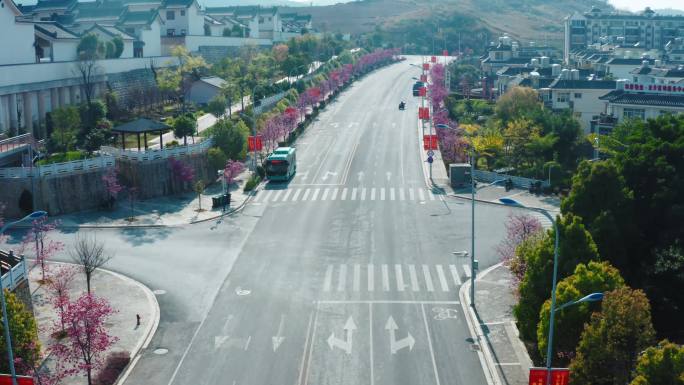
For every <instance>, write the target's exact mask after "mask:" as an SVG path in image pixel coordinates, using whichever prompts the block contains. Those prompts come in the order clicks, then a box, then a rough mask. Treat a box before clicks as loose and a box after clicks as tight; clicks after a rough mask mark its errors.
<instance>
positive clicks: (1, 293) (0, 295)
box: [0, 211, 47, 385]
mask: <svg viewBox="0 0 684 385" xmlns="http://www.w3.org/2000/svg"><path fill="white" fill-rule="evenodd" d="M46 215H47V212H45V211H35V212H33V213H31V214H29V215H27V216H25V217H23V218H21V219H19V220H18V221H14V222H9V223H7V224H6V225H4V226H3V227H2V228H1V229H0V235H2V234H4V233H5V230H7V229H8V228H10V227H12V226H14V225H16V224H19V223H21V222H25V221H30V220H34V219H38V218H42V217H44V216H46ZM0 302H2V325H3V328H4V329H5V341H6V342H7V359H8V361H9V367H10V374H11V375H12V385H17V372H16V370H15V369H14V354H13V353H12V337H11V336H10V330H9V321H8V319H7V304H6V303H5V288H4V285H3V284H2V276H1V275H0Z"/></svg>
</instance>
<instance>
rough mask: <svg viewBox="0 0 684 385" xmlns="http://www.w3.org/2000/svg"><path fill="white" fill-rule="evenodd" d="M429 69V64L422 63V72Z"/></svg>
mask: <svg viewBox="0 0 684 385" xmlns="http://www.w3.org/2000/svg"><path fill="white" fill-rule="evenodd" d="M429 69H430V63H423V71H427V70H429Z"/></svg>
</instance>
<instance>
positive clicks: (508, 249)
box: [496, 214, 542, 287]
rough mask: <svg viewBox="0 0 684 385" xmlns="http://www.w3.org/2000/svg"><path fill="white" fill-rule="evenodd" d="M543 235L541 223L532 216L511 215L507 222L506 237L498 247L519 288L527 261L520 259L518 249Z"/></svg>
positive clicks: (498, 251) (497, 249)
mask: <svg viewBox="0 0 684 385" xmlns="http://www.w3.org/2000/svg"><path fill="white" fill-rule="evenodd" d="M541 233H542V226H541V222H539V220H538V219H537V218H535V217H533V216H532V215H527V214H522V215H520V214H518V215H516V214H510V215H509V216H508V221H507V222H506V237H505V238H504V239H503V240H502V241H501V243H500V244H499V245H498V246H497V247H496V251H497V253H499V256H500V257H501V260H502V261H503V262H504V263H505V264H506V266H508V268H509V269H510V270H511V272H512V273H513V283H514V285H515V286H516V287H517V285H518V284H519V283H520V281H521V280H522V278H523V277H524V276H525V269H526V267H525V261H523V260H521V259H520V258H518V256H517V255H516V249H517V248H518V246H520V244H522V243H523V242H525V241H526V240H528V239H531V238H533V237H536V236H539V235H540V234H541Z"/></svg>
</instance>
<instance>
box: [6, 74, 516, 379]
mask: <svg viewBox="0 0 684 385" xmlns="http://www.w3.org/2000/svg"><path fill="white" fill-rule="evenodd" d="M418 74H419V70H418V69H417V68H415V67H412V66H409V64H408V63H407V62H403V63H398V64H395V65H393V66H390V67H388V68H385V69H382V70H379V71H376V72H374V73H372V74H369V75H368V76H366V77H365V78H364V79H362V80H360V81H358V82H357V83H355V84H354V85H353V86H352V87H351V88H349V89H348V90H347V91H345V92H344V93H343V94H342V95H340V97H339V98H338V99H337V101H335V102H333V103H332V104H331V105H329V106H328V107H327V109H326V110H325V111H324V112H323V113H321V115H319V118H318V120H317V121H316V122H315V123H314V124H313V125H312V126H311V127H310V128H309V129H308V131H307V133H306V134H305V135H304V136H303V137H302V138H300V140H299V141H298V143H297V145H296V147H297V151H298V153H297V157H298V174H297V176H296V177H295V178H294V179H293V180H292V181H291V182H290V183H287V184H285V183H281V184H269V185H267V186H266V188H265V189H264V190H263V191H260V192H259V193H258V195H257V196H256V197H255V199H254V201H253V202H252V203H250V204H249V205H248V206H247V207H246V208H245V209H244V210H243V211H242V212H241V213H240V214H238V215H236V216H234V217H231V218H228V219H225V220H223V221H222V222H220V223H205V224H198V225H193V226H187V227H183V228H168V229H150V230H98V231H97V234H98V237H100V238H101V239H104V240H105V241H106V242H107V244H108V246H109V247H110V248H113V249H115V250H116V257H115V259H113V260H112V261H111V263H110V265H109V268H111V269H112V270H115V271H119V272H121V273H123V274H126V275H129V276H131V277H133V278H135V279H137V280H140V281H141V282H143V283H145V284H146V285H148V286H149V287H150V288H151V289H153V290H163V292H160V294H159V295H158V300H159V303H160V308H161V312H162V313H161V322H160V326H159V329H158V331H157V333H156V335H155V337H154V338H153V340H152V343H151V344H150V347H149V348H148V349H147V350H146V351H145V352H143V354H142V358H141V359H140V361H139V362H138V364H137V366H136V367H135V369H134V370H133V372H132V374H131V376H130V377H129V378H128V380H127V381H126V384H127V385H138V384H140V385H142V384H146V385H149V384H153V385H180V384H212V385H213V384H228V385H245V384H252V385H262V384H297V385H304V384H317V385H318V384H331V385H333V384H334V385H338V384H339V385H341V384H349V385H352V384H378V385H380V384H383V385H392V384H437V385H440V384H463V385H466V384H468V385H471V384H473V385H478V384H485V378H484V375H483V370H482V366H481V364H480V361H479V360H478V355H477V352H476V347H473V346H472V345H471V343H470V342H469V337H470V335H469V333H468V329H467V326H466V323H465V319H464V315H463V312H462V310H461V305H460V304H459V302H458V301H459V297H458V289H459V287H460V285H461V283H462V282H463V281H464V280H465V279H467V276H466V268H465V265H466V264H467V263H468V260H467V259H465V258H462V257H456V256H454V255H453V254H452V252H453V251H456V250H469V249H470V204H469V203H466V202H464V201H462V200H457V199H455V198H447V197H445V196H443V195H439V194H433V193H432V192H431V191H429V190H428V188H427V187H426V183H425V176H424V174H423V169H422V162H423V161H424V160H423V159H421V158H420V153H421V151H420V150H419V149H420V148H419V137H418V121H417V107H418V103H419V99H418V98H413V97H412V96H411V85H412V83H413V80H411V77H412V76H417V75H418ZM402 99H403V100H406V101H407V103H408V105H407V109H406V111H398V109H397V106H398V103H399V101H400V100H402ZM509 211H510V210H509V209H507V208H501V207H495V206H491V205H479V204H478V205H477V214H476V233H477V244H476V251H478V253H477V257H478V259H479V260H480V265H481V268H486V267H487V266H489V265H492V264H494V263H496V262H498V260H497V257H496V255H495V252H494V249H495V246H496V244H498V243H499V241H500V239H501V238H502V236H503V231H504V222H505V219H506V216H507V215H508V213H509ZM19 236H20V234H18V233H17V234H14V238H13V241H15V242H16V241H17V240H18V237H19ZM74 236H75V233H62V234H61V235H60V238H61V240H62V241H64V242H65V243H66V244H67V245H69V244H70V243H71V242H73V239H74ZM134 316H135V315H133V314H132V315H131V317H134ZM159 348H163V349H168V353H167V354H161V355H160V354H156V353H155V352H154V351H155V350H156V349H159Z"/></svg>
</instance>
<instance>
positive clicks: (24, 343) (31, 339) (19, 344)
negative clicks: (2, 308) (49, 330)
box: [0, 290, 40, 374]
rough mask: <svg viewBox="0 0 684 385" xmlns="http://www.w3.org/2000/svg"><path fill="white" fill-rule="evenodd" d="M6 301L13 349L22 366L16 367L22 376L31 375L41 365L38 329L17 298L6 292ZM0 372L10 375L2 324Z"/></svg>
mask: <svg viewBox="0 0 684 385" xmlns="http://www.w3.org/2000/svg"><path fill="white" fill-rule="evenodd" d="M5 301H6V304H7V318H8V319H9V329H10V333H11V335H12V349H13V350H14V357H15V360H16V361H18V362H19V363H20V364H17V365H16V367H17V369H18V370H19V371H20V374H31V373H32V369H33V368H35V367H37V366H38V364H39V363H40V341H39V340H38V328H37V327H36V320H35V319H34V317H33V313H31V311H29V310H27V309H26V306H24V304H23V303H22V302H21V300H19V298H17V296H16V295H15V294H14V293H12V292H10V291H9V290H5ZM0 352H2V353H0V354H2V359H0V370H1V371H2V372H3V373H9V367H8V364H7V362H8V361H7V345H6V343H5V331H4V326H3V323H2V322H0Z"/></svg>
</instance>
